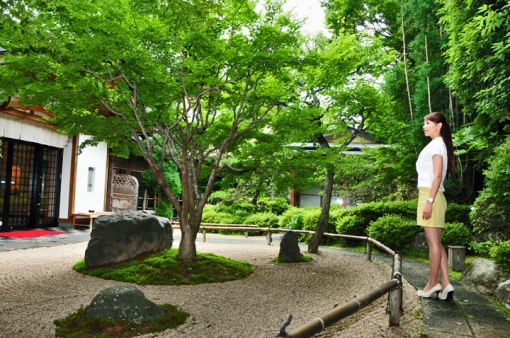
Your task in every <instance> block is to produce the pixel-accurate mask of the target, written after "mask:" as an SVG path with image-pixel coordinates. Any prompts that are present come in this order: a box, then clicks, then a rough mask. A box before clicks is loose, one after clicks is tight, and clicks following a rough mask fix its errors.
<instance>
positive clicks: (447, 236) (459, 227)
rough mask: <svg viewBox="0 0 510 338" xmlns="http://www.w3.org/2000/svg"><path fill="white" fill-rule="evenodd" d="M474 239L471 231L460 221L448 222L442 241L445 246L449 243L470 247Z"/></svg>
mask: <svg viewBox="0 0 510 338" xmlns="http://www.w3.org/2000/svg"><path fill="white" fill-rule="evenodd" d="M472 239H473V236H472V234H471V231H469V229H468V228H467V227H466V226H465V225H464V224H463V223H459V222H455V223H446V224H445V228H444V230H443V233H442V235H441V242H442V243H443V246H444V247H445V248H446V247H447V246H449V245H462V246H465V247H469V244H470V243H471V241H472Z"/></svg>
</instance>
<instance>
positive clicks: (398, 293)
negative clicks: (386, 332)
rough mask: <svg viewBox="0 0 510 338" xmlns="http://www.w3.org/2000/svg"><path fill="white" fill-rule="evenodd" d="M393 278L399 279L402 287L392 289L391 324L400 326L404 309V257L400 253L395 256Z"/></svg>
mask: <svg viewBox="0 0 510 338" xmlns="http://www.w3.org/2000/svg"><path fill="white" fill-rule="evenodd" d="M392 273H393V279H397V280H399V283H400V287H398V288H396V289H393V290H392V291H390V323H389V324H390V326H400V310H401V309H402V259H401V258H400V255H399V254H398V253H395V256H393V271H392Z"/></svg>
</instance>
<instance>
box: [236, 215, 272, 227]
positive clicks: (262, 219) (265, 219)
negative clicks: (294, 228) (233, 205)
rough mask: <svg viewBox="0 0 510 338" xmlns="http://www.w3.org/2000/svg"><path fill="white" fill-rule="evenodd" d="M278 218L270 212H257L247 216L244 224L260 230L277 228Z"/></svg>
mask: <svg viewBox="0 0 510 338" xmlns="http://www.w3.org/2000/svg"><path fill="white" fill-rule="evenodd" d="M279 220H280V219H279V217H278V216H276V215H275V214H273V213H270V212H259V213H257V214H253V215H250V216H248V217H247V218H246V219H245V220H244V223H245V224H257V225H258V226H259V227H261V228H277V227H278V221H279Z"/></svg>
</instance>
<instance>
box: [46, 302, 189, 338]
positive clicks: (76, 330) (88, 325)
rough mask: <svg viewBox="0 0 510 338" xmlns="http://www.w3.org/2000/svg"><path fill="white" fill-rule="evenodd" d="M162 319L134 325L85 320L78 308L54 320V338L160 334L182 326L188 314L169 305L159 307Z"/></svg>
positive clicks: (124, 322) (83, 313)
mask: <svg viewBox="0 0 510 338" xmlns="http://www.w3.org/2000/svg"><path fill="white" fill-rule="evenodd" d="M161 307H162V308H163V310H164V311H165V315H164V317H161V318H160V319H158V320H157V321H155V322H144V323H141V324H136V323H134V322H132V321H129V320H123V319H112V318H99V317H96V318H90V319H87V318H86V313H87V308H88V307H85V308H83V307H82V308H80V309H79V310H78V311H76V312H75V313H72V314H70V315H69V316H67V317H66V318H64V319H56V320H54V321H53V323H54V324H55V325H56V328H55V336H56V337H65V338H75V337H76V338H78V337H79V338H89V337H95V338H98V337H108V338H110V337H115V338H116V337H134V336H138V335H142V334H147V333H153V332H160V331H164V330H166V329H171V328H175V327H177V326H179V325H181V324H183V323H184V322H185V321H186V319H187V318H188V317H189V313H187V312H184V311H182V310H180V309H179V308H178V307H176V306H174V305H170V304H163V305H161Z"/></svg>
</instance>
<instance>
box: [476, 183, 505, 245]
mask: <svg viewBox="0 0 510 338" xmlns="http://www.w3.org/2000/svg"><path fill="white" fill-rule="evenodd" d="M469 217H470V219H471V224H472V225H473V233H474V234H475V235H476V236H477V240H478V241H485V240H487V239H488V238H489V235H492V236H493V238H494V239H496V240H507V239H510V222H509V220H510V207H509V206H505V205H501V204H500V203H499V202H498V201H497V200H496V199H495V198H494V197H493V196H492V193H491V192H490V191H489V190H487V189H484V190H483V191H482V192H481V193H480V195H478V197H477V199H476V200H475V203H474V204H473V210H472V211H471V213H470V214H469Z"/></svg>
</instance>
